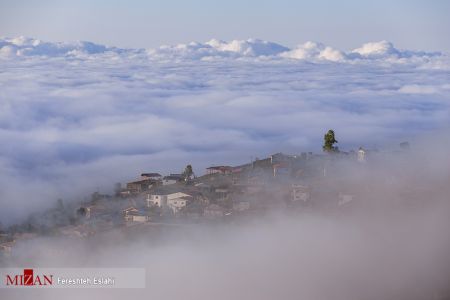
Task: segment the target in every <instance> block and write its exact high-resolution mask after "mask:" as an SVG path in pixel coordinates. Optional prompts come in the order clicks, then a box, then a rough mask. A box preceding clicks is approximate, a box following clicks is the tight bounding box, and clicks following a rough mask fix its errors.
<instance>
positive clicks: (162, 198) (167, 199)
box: [147, 192, 193, 212]
mask: <svg viewBox="0 0 450 300" xmlns="http://www.w3.org/2000/svg"><path fill="white" fill-rule="evenodd" d="M192 198H193V197H192V196H191V195H189V194H186V193H183V192H176V193H156V194H148V195H147V206H148V207H151V206H158V207H161V208H165V207H168V208H171V209H172V210H173V212H178V211H179V210H181V209H182V208H183V207H185V206H186V205H187V204H188V202H189V201H190V200H192Z"/></svg>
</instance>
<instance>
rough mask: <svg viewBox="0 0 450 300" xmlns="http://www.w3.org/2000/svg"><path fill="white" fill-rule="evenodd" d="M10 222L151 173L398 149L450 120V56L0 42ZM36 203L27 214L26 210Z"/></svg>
mask: <svg viewBox="0 0 450 300" xmlns="http://www.w3.org/2000/svg"><path fill="white" fill-rule="evenodd" d="M0 87H1V88H0V145H1V146H0V205H1V210H0V220H1V221H2V222H3V223H9V222H11V220H15V219H16V218H18V217H19V218H22V217H25V216H26V215H27V214H28V213H29V212H30V211H33V210H36V209H42V208H45V207H47V206H49V205H53V204H54V203H55V202H56V199H57V198H63V199H65V200H69V199H73V198H76V197H78V198H79V197H83V196H85V195H87V194H89V193H91V192H93V191H96V190H99V191H101V192H109V191H110V190H111V189H112V186H113V184H114V183H115V182H118V181H120V182H125V181H127V180H132V179H134V178H136V176H137V175H138V174H139V173H140V172H142V171H147V172H150V171H155V172H160V173H163V174H165V173H169V172H172V173H176V172H180V171H181V170H182V169H183V168H184V166H185V165H186V164H188V163H191V164H192V165H193V167H194V171H195V172H196V173H197V174H198V175H201V174H203V173H204V171H203V170H204V168H205V167H207V166H209V165H211V164H231V165H235V164H242V163H247V162H249V161H250V160H251V159H254V158H255V157H265V156H267V155H269V154H272V153H275V152H284V153H290V154H295V153H300V152H302V151H316V152H318V151H320V149H321V143H322V138H323V134H324V132H326V130H328V129H330V128H332V129H334V130H335V131H336V134H337V139H338V141H339V146H340V147H341V148H342V149H344V150H349V149H352V148H353V149H355V148H357V147H359V146H364V147H367V148H375V147H378V148H389V147H391V148H392V147H394V146H396V145H397V144H398V143H399V142H402V141H405V140H409V141H412V140H414V138H415V137H417V136H420V135H423V134H426V133H430V132H434V131H436V130H441V129H445V128H448V127H449V125H450V96H449V92H450V59H449V56H448V55H447V54H445V53H436V52H433V53H429V52H423V51H409V50H401V49H397V48H395V47H394V46H393V44H392V43H389V42H386V41H381V42H375V43H367V44H364V45H362V46H361V47H359V48H357V49H354V50H351V51H340V50H337V49H334V48H332V47H329V46H326V45H323V44H320V43H315V42H307V43H304V44H301V45H299V46H297V47H295V48H293V49H290V48H288V47H285V46H282V45H279V44H276V43H272V42H267V41H262V40H257V39H249V40H245V41H231V42H224V41H220V40H211V41H209V42H206V43H197V42H192V43H188V44H180V45H175V46H161V47H159V48H157V49H119V48H115V47H108V46H103V45H97V44H94V43H90V42H74V43H51V42H43V41H40V40H36V39H31V38H25V37H18V38H3V39H0ZM24 208H26V209H24Z"/></svg>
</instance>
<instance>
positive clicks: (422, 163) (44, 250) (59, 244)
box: [1, 132, 450, 300]
mask: <svg viewBox="0 0 450 300" xmlns="http://www.w3.org/2000/svg"><path fill="white" fill-rule="evenodd" d="M449 136H450V135H448V132H441V133H440V134H439V135H436V136H433V137H428V138H426V139H422V140H420V141H416V142H417V143H416V145H415V147H414V149H412V150H411V151H410V152H407V153H402V154H394V155H389V154H384V155H382V156H380V157H379V158H377V159H375V158H374V159H372V162H370V161H369V162H368V163H367V164H355V163H353V162H343V163H341V164H338V167H337V168H335V169H334V172H333V174H332V175H331V174H330V175H329V176H330V180H331V181H330V182H331V184H332V183H334V182H339V186H340V188H341V189H347V190H348V189H350V190H353V191H355V193H356V194H357V195H359V196H358V197H357V199H355V200H354V203H353V204H351V205H350V209H345V208H344V209H338V210H334V209H333V210H320V209H317V210H312V211H309V210H308V211H305V212H301V213H291V212H286V211H282V210H280V211H273V212H271V213H269V214H266V215H261V216H257V217H254V218H249V219H246V220H244V221H242V220H241V221H240V222H238V223H229V224H221V225H218V224H216V225H211V224H210V225H207V224H203V225H200V224H198V225H189V226H182V227H179V228H173V229H168V228H166V229H164V230H161V231H160V230H156V231H155V230H150V229H149V227H146V230H141V231H139V232H135V233H132V231H124V232H120V231H115V232H110V233H106V234H100V235H98V236H95V238H91V239H86V240H78V239H63V238H41V239H36V240H31V241H28V242H22V243H21V244H20V245H19V247H18V249H16V250H15V251H16V254H15V256H14V259H12V260H11V261H9V263H8V264H10V265H11V266H17V265H27V266H37V267H44V266H45V267H145V268H146V272H147V280H146V282H147V286H146V289H145V290H144V291H143V290H113V291H111V290H104V289H102V290H80V289H76V290H70V291H68V290H45V289H41V290H36V289H35V290H33V291H27V290H24V289H21V290H4V291H1V292H2V293H3V295H4V296H5V298H6V299H23V297H24V296H30V297H31V296H32V297H33V298H34V299H60V298H61V297H64V299H79V298H80V297H88V298H90V299H93V298H96V297H105V298H108V299H122V298H124V297H146V298H149V299H317V300H322V299H324V300H325V299H327V300H328V299H336V300H340V299H355V300H357V299H397V300H398V299H408V300H411V299H448V295H449V293H450V290H449V288H448V287H449V286H450V285H449V283H450V281H449V278H450V256H449V255H448V254H449V253H450V235H449V234H448V228H449V226H450V203H449V197H448V195H450V185H449V184H448V183H449V182H450V168H449V165H450V161H449V156H448V150H447V149H448V148H449V146H450V140H449ZM329 187H330V185H327V184H324V185H323V189H328V188H329ZM361 191H363V193H361ZM314 201H321V199H319V198H317V199H314ZM30 249H33V251H30ZM446 297H447V298H446Z"/></svg>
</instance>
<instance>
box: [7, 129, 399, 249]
mask: <svg viewBox="0 0 450 300" xmlns="http://www.w3.org/2000/svg"><path fill="white" fill-rule="evenodd" d="M333 140H334V138H333ZM334 142H335V141H334ZM334 142H333V143H334ZM333 143H332V144H333ZM400 146H401V149H403V150H404V149H405V148H407V146H408V145H407V144H405V143H403V144H401V145H400ZM330 147H331V148H330V149H332V150H333V149H334V148H332V146H330ZM324 149H325V146H324ZM328 152H329V151H328ZM331 152H332V153H327V151H325V153H323V154H313V153H311V152H308V153H306V152H303V153H301V154H299V155H286V154H283V153H276V154H273V155H270V156H268V157H267V158H264V159H255V160H253V161H252V162H250V163H247V164H243V165H238V166H228V165H214V166H211V167H208V168H207V169H206V170H205V171H204V174H203V175H201V176H196V175H195V174H194V170H193V168H192V166H190V165H188V166H186V168H185V170H184V171H183V172H182V173H177V174H167V175H165V176H163V175H161V174H160V173H158V172H157V170H149V171H150V172H145V173H141V174H138V175H139V176H137V177H138V178H136V179H135V180H131V181H130V182H128V183H126V184H125V185H124V186H122V185H121V184H116V185H115V186H114V187H115V188H114V194H113V195H106V194H100V193H98V192H95V193H93V194H92V196H91V198H90V199H88V200H85V201H82V202H76V203H63V201H62V200H58V201H57V203H56V205H55V207H54V208H52V209H50V210H48V211H46V212H44V213H42V214H35V215H32V216H30V218H29V219H28V220H27V221H26V222H24V223H23V224H18V225H13V226H10V227H9V228H7V229H6V230H5V229H3V230H2V231H1V232H0V241H1V243H0V253H1V256H3V257H8V256H10V255H12V254H13V252H14V251H13V248H14V246H15V244H16V243H18V242H19V241H20V240H25V239H31V238H34V237H36V236H41V235H46V236H48V235H51V236H64V237H70V238H87V237H91V236H94V235H97V234H101V233H102V232H108V231H111V230H115V229H121V230H127V229H129V228H134V227H136V226H139V227H140V228H141V227H142V228H145V227H146V226H165V225H174V224H176V225H179V226H184V225H187V224H196V223H207V224H208V223H216V222H236V221H238V220H240V219H243V218H248V217H258V216H260V215H262V214H264V213H266V212H273V211H289V212H293V213H295V212H303V211H311V210H321V211H327V210H328V211H342V210H347V209H351V207H352V206H354V205H357V204H358V201H359V199H362V193H365V194H367V189H368V188H369V189H370V187H365V188H364V189H358V188H355V186H354V185H349V184H348V183H346V182H345V181H340V178H339V176H336V175H335V174H337V172H336V169H337V168H338V165H339V163H341V162H343V161H345V162H346V163H347V164H349V165H352V166H354V167H356V168H367V167H368V166H369V165H370V163H371V159H374V160H375V158H376V157H377V155H379V153H378V152H376V151H372V152H368V151H366V150H364V149H362V148H360V149H359V150H358V151H350V152H342V151H331ZM198 172H199V171H198Z"/></svg>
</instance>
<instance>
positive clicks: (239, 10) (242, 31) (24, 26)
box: [0, 0, 450, 51]
mask: <svg viewBox="0 0 450 300" xmlns="http://www.w3.org/2000/svg"><path fill="white" fill-rule="evenodd" d="M448 12H450V2H449V1H445V0H432V1H430V0H428V1H426V0H408V1H405V0H398V1H392V0H378V1H356V0H341V1H331V0H318V1H293V0H277V1H269V0H259V1H242V0H241V1H239V0H227V1H223V0H222V1H217V0H210V1H206V0H191V1H180V0H164V1H144V0H135V1H130V0H127V1H125V0H108V1H106V0H98V1H93V0H78V1H74V0H72V1H67V0H39V1H38V0H29V1H25V0H11V1H8V0H1V1H0V36H18V35H26V36H31V37H35V38H40V39H44V40H50V41H71V40H89V41H94V42H98V43H104V44H108V45H114V46H119V47H145V48H147V47H156V46H159V45H162V44H176V43H182V42H189V41H206V40H209V39H211V38H219V39H224V40H230V39H246V38H249V37H257V38H261V39H266V40H271V41H275V42H279V43H282V44H284V45H286V46H294V45H296V44H298V43H301V42H304V41H308V40H314V41H320V42H323V43H325V44H329V45H333V46H335V47H337V48H341V49H351V48H354V47H357V46H359V45H361V44H362V43H364V42H367V41H378V40H383V39H385V40H389V41H392V42H394V43H395V44H396V45H397V46H398V47H400V48H408V49H423V50H444V51H450V39H449V38H448V37H449V36H450V19H449V18H448Z"/></svg>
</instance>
